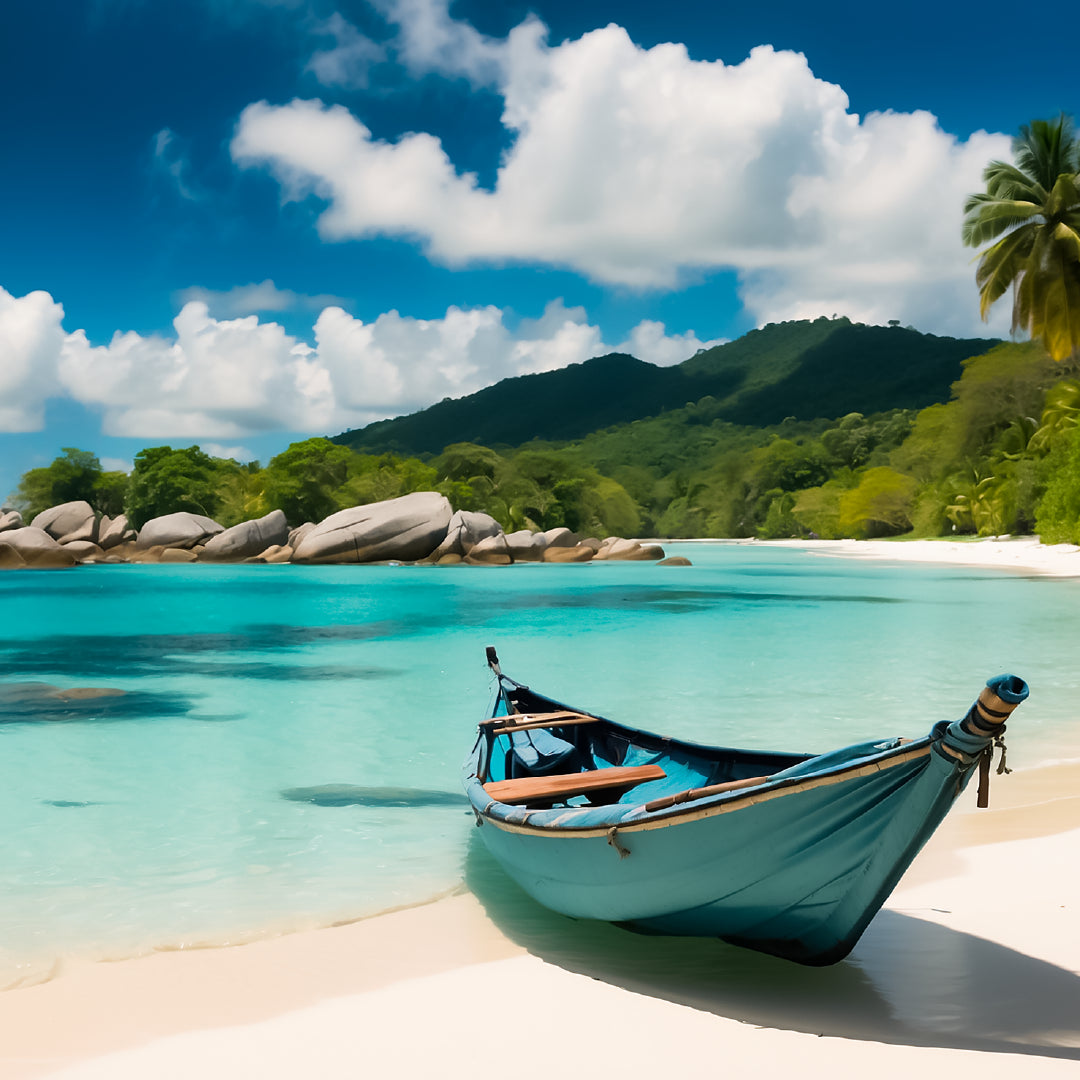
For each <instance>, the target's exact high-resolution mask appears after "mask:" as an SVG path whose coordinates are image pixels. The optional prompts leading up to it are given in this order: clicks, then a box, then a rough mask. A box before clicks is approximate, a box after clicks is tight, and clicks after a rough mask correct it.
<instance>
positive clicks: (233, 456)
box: [200, 442, 255, 462]
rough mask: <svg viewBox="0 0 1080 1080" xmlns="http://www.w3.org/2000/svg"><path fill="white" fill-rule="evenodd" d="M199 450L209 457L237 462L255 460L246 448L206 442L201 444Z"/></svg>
mask: <svg viewBox="0 0 1080 1080" xmlns="http://www.w3.org/2000/svg"><path fill="white" fill-rule="evenodd" d="M200 449H201V450H203V451H204V452H205V453H207V454H209V455H210V456H211V457H217V458H225V459H226V460H232V461H239V462H247V461H254V460H255V455H254V454H253V453H252V452H251V451H250V450H249V449H248V448H247V447H246V446H225V445H224V444H222V443H215V442H208V443H203V444H202V446H201V447H200Z"/></svg>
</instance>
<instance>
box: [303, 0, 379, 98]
mask: <svg viewBox="0 0 1080 1080" xmlns="http://www.w3.org/2000/svg"><path fill="white" fill-rule="evenodd" d="M313 33H314V34H315V35H316V36H317V37H329V38H333V41H334V44H333V46H332V47H330V48H328V49H319V50H318V51H317V52H315V53H314V54H313V55H312V57H311V59H310V60H309V61H308V64H307V68H306V70H308V71H310V72H311V73H312V74H313V75H314V76H315V78H316V79H318V80H319V82H321V83H322V84H323V86H342V87H347V88H350V89H364V88H365V87H367V85H368V82H369V77H370V71H371V68H372V67H373V66H374V65H375V64H378V63H380V62H381V61H383V60H385V59H386V50H385V49H384V48H383V46H381V45H379V44H377V43H376V42H374V41H372V40H371V38H369V37H367V36H365V35H364V34H362V33H360V31H359V30H357V29H356V27H355V26H353V25H352V23H350V22H347V21H346V20H345V19H344V18H342V17H341V15H340V14H339V13H338V12H336V11H335V12H334V13H333V14H332V15H331V16H330V18H328V19H324V20H322V21H320V22H318V23H316V24H315V27H314V29H313Z"/></svg>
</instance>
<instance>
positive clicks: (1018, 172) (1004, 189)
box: [963, 114, 1080, 360]
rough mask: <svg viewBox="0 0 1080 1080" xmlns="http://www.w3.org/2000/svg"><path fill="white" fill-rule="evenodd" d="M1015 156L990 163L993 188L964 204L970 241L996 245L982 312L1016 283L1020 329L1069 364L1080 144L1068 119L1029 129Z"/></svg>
mask: <svg viewBox="0 0 1080 1080" xmlns="http://www.w3.org/2000/svg"><path fill="white" fill-rule="evenodd" d="M1012 151H1013V159H1014V162H1015V163H1014V164H1012V165H1010V164H1007V163H1006V162H1004V161H992V162H990V164H989V165H987V167H986V169H985V170H984V171H983V180H984V181H985V182H986V191H985V192H980V193H977V194H975V195H969V196H968V198H967V201H966V202H965V203H964V226H963V238H964V243H965V244H967V245H968V246H969V247H980V246H981V245H982V244H985V243H987V242H988V241H991V240H993V241H995V243H993V244H991V246H990V247H988V248H986V249H985V250H983V251H981V252H980V253H979V266H978V269H977V270H976V273H975V282H976V284H977V285H978V286H979V301H980V312H981V314H982V317H983V319H985V318H986V316H987V313H988V312H989V310H990V307H991V306H992V305H993V304H994V302H995V301H997V300H998V299H1000V298H1001V297H1002V296H1003V295H1004V294H1005V292H1006V291H1007V290H1008V289H1009V288H1010V286H1011V287H1012V289H1013V314H1012V328H1013V330H1014V331H1016V330H1026V331H1028V333H1030V334H1031V336H1032V337H1037V338H1041V339H1042V342H1043V344H1044V345H1045V346H1046V351H1047V352H1048V353H1049V354H1050V356H1051V357H1052V358H1053V359H1054V360H1065V359H1068V358H1069V357H1070V356H1074V357H1075V356H1078V354H1080V176H1078V175H1077V174H1078V173H1080V140H1078V139H1077V136H1076V133H1075V131H1074V129H1073V123H1072V120H1071V119H1070V118H1069V117H1067V116H1065V115H1064V114H1062V115H1061V116H1060V117H1058V119H1057V120H1035V121H1033V122H1032V123H1031V125H1030V126H1024V127H1022V128H1021V129H1020V134H1019V135H1018V136H1017V137H1016V138H1015V139H1013V145H1012ZM999 238H1000V239H999Z"/></svg>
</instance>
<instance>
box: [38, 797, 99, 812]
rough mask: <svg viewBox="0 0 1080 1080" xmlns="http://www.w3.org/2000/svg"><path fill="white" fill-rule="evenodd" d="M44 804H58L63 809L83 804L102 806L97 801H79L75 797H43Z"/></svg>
mask: <svg viewBox="0 0 1080 1080" xmlns="http://www.w3.org/2000/svg"><path fill="white" fill-rule="evenodd" d="M41 805H42V806H58V807H60V809H62V810H67V809H76V808H78V807H83V806H101V803H97V802H79V801H77V800H75V799H42V800H41Z"/></svg>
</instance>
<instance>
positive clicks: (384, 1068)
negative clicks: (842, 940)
mask: <svg viewBox="0 0 1080 1080" xmlns="http://www.w3.org/2000/svg"><path fill="white" fill-rule="evenodd" d="M804 546H809V547H812V548H813V550H814V551H816V552H820V553H821V554H823V555H825V554H830V555H838V556H839V555H842V556H845V557H851V556H853V555H854V556H860V557H866V558H884V559H913V560H918V561H933V562H948V563H954V564H959V563H963V564H965V565H972V566H994V567H999V568H1002V569H1010V570H1020V571H1024V572H1031V571H1035V572H1040V573H1050V574H1061V575H1067V576H1076V575H1080V552H1078V550H1077V549H1075V548H1068V549H1064V548H1046V549H1040V548H1039V547H1038V545H1037V544H1036V543H1035V542H1033V541H1025V540H1015V541H1013V540H1008V541H1005V540H1003V541H993V542H977V543H967V542H957V543H952V542H933V541H929V542H910V543H891V542H880V543H867V544H858V543H856V542H849V541H836V542H816V543H814V544H813V545H804ZM974 804H975V792H974V786H972V787H971V788H969V790H968V791H967V792H965V794H964V795H963V797H962V799H961V801H960V803H959V804H958V806H957V807H956V808H955V809H954V811H953V813H952V814H951V815H950V816H949V818H948V819H947V820H946V822H945V824H944V825H943V826H942V827H941V828H940V829H939V830H938V832H937V833H936V834H935V836H934V837H933V838H932V840H931V841H930V843H929V845H928V846H927V848H926V850H925V851H924V852H923V853H922V854H921V855H920V856H919V858H918V859H917V860H916V862H915V864H914V865H913V866H912V868H911V870H910V871H909V872H908V874H907V875H906V876H905V878H904V879H903V881H902V882H901V884H900V886H899V887H898V888H897V890H896V891H895V892H894V894H893V895H892V896H891V897H890V899H889V901H888V902H887V904H886V906H885V908H884V909H883V911H882V912H881V913H880V914H879V915H878V917H877V918H876V919H875V920H874V922H873V923H872V924H871V926H870V928H869V930H868V931H867V933H866V934H865V936H864V938H863V940H862V941H861V942H860V943H859V945H858V946H857V947H856V949H855V951H854V952H853V954H852V955H851V957H850V958H849V959H847V960H846V961H844V962H842V963H840V964H837V965H835V966H833V967H829V968H822V969H812V968H803V967H799V966H798V965H794V964H790V963H786V962H784V961H780V960H777V959H774V958H772V957H767V956H763V955H760V954H757V953H753V952H749V951H747V950H741V949H736V948H733V947H730V946H726V945H723V944H721V943H719V942H712V941H693V940H686V939H672V938H659V937H644V936H638V935H633V934H630V933H627V932H625V931H622V930H619V929H617V928H615V927H610V926H606V925H602V924H599V925H598V924H588V923H581V922H574V921H572V920H567V919H563V918H560V917H558V916H554V915H551V914H550V913H547V912H544V911H543V909H540V908H538V907H537V906H536V905H535V904H533V902H532V901H530V900H529V899H528V898H527V897H525V896H524V895H523V894H520V893H518V892H517V891H516V890H515V889H512V888H508V887H505V883H502V882H500V883H499V884H498V885H497V887H496V886H492V887H489V881H494V878H492V877H491V875H497V874H498V871H497V869H496V868H494V867H493V866H490V867H489V865H488V864H489V862H490V860H486V856H483V857H481V856H477V857H476V858H475V859H473V864H474V865H472V866H471V867H466V874H465V878H466V881H467V885H468V888H466V887H465V886H464V885H463V887H462V890H461V892H460V893H458V894H456V895H453V896H450V897H447V898H443V899H440V900H438V901H435V902H433V903H431V904H428V905H425V906H421V907H416V908H411V909H408V910H404V911H398V912H394V913H391V914H387V915H382V916H378V917H375V918H372V919H368V920H364V921H360V922H356V923H352V924H350V925H346V926H339V927H334V928H330V929H324V930H316V931H310V932H304V933H297V934H291V935H287V936H282V937H277V938H273V939H269V940H262V941H257V942H254V943H251V944H247V945H243V946H237V947H232V948H217V949H199V950H187V951H172V952H159V953H156V954H154V955H152V956H148V957H143V958H139V959H134V960H124V961H119V962H115V963H97V964H78V965H72V966H69V967H68V968H67V969H65V970H63V971H61V972H59V973H58V974H57V976H56V977H55V978H53V979H52V980H50V981H48V982H45V983H42V984H40V985H37V986H33V987H27V988H24V989H18V990H12V991H8V992H6V993H3V994H0V1031H2V1032H3V1038H2V1040H0V1078H4V1080H7V1078H11V1080H23V1078H36V1077H53V1078H56V1080H59V1078H64V1080H91V1078H94V1080H105V1078H108V1080H135V1078H139V1080H143V1078H146V1077H154V1078H155V1080H172V1078H181V1077H183V1078H188V1077H192V1076H196V1075H200V1076H206V1077H210V1078H216V1077H238V1076H259V1077H262V1078H266V1080H271V1078H276V1077H282V1078H284V1077H289V1078H290V1080H291V1078H292V1077H295V1076H297V1075H301V1076H318V1075H333V1076H344V1077H350V1076H357V1077H360V1076H371V1075H393V1076H396V1077H406V1078H411V1077H418V1078H419V1077H437V1078H450V1077H455V1078H456V1077H470V1078H471V1077H475V1076H478V1075H483V1074H484V1073H485V1072H487V1071H488V1070H495V1071H497V1072H499V1073H504V1072H506V1071H510V1072H511V1073H512V1075H513V1076H514V1077H520V1078H534V1077H536V1078H539V1077H545V1078H547V1077H550V1076H552V1075H553V1074H554V1075H562V1074H565V1073H570V1074H571V1075H588V1076H595V1077H616V1076H617V1077H619V1078H620V1080H624V1078H626V1080H634V1078H639V1077H640V1078H646V1077H648V1078H649V1080H655V1078H656V1077H657V1076H659V1075H669V1074H673V1073H674V1074H685V1073H688V1072H693V1073H695V1074H700V1073H704V1074H706V1075H713V1074H719V1073H721V1072H727V1071H729V1070H732V1069H735V1070H740V1071H741V1070H752V1071H754V1072H756V1073H759V1074H764V1075H773V1074H776V1073H779V1072H780V1071H781V1070H785V1069H791V1070H797V1071H798V1074H799V1075H800V1076H803V1077H811V1078H814V1077H825V1076H829V1077H834V1076H836V1075H837V1074H838V1072H846V1071H851V1070H855V1069H865V1070H868V1071H870V1072H871V1073H872V1074H873V1075H874V1076H875V1077H878V1078H892V1077H901V1076H904V1077H909V1076H910V1075H911V1074H912V1072H913V1071H920V1070H921V1071H923V1072H924V1073H926V1074H927V1075H943V1074H951V1075H956V1076H961V1077H965V1076H975V1075H978V1076H980V1077H987V1078H997V1077H1001V1078H1005V1077H1009V1078H1013V1077H1016V1076H1024V1077H1066V1076H1068V1077H1074V1076H1076V1075H1077V1071H1078V1068H1080V933H1078V932H1077V926H1078V923H1077V920H1078V917H1080V764H1076V763H1066V764H1058V765H1053V766H1047V767H1044V768H1039V769H1030V770H1026V771H1023V772H1020V771H1018V772H1016V773H1014V774H1013V775H1011V776H1006V777H995V778H994V782H993V785H992V790H991V805H990V809H987V810H978V809H976V808H975V805H974ZM485 860H486V861H485Z"/></svg>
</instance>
